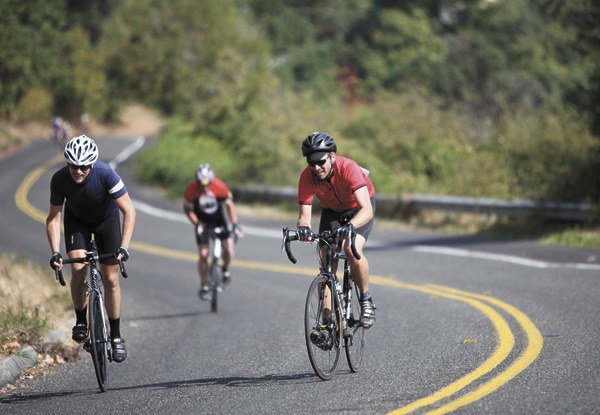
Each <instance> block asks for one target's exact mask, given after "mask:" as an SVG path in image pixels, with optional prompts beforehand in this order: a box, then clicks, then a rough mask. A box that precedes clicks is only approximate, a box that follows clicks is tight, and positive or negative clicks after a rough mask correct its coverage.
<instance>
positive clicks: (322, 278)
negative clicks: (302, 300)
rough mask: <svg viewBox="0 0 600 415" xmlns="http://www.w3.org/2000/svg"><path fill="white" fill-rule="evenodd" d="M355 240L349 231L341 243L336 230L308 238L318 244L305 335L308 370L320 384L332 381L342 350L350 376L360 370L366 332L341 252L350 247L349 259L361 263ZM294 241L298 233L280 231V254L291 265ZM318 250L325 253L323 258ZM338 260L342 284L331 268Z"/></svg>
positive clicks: (358, 291) (357, 299) (305, 322)
mask: <svg viewBox="0 0 600 415" xmlns="http://www.w3.org/2000/svg"><path fill="white" fill-rule="evenodd" d="M355 237H356V235H355V234H354V232H352V231H351V232H350V233H349V234H348V236H347V239H345V240H340V238H339V237H338V233H337V230H333V231H325V232H321V233H311V235H310V238H309V240H312V241H315V242H318V243H317V256H318V257H319V264H320V268H319V274H318V275H317V277H316V278H315V279H314V280H313V281H312V283H311V284H310V287H309V289H308V294H307V296H306V304H305V308H304V335H305V340H306V348H307V350H308V357H309V359H310V363H311V366H312V368H313V370H314V371H315V373H316V374H317V376H319V377H320V378H321V379H323V380H330V379H331V378H332V377H333V374H334V373H335V370H336V368H337V365H338V362H339V358H340V349H341V347H342V346H343V347H344V348H345V350H346V359H347V361H348V366H349V367H350V370H351V371H352V372H357V371H358V370H359V368H360V366H361V364H362V360H363V354H364V348H365V329H364V327H363V325H362V324H361V323H360V312H361V308H360V302H359V300H360V290H359V288H358V286H357V285H356V284H355V283H354V280H353V279H352V275H351V273H350V263H349V259H348V258H347V255H346V253H345V250H344V249H343V248H344V246H345V244H346V243H350V248H351V251H352V255H353V256H354V257H355V258H356V259H360V255H359V254H358V252H357V250H356V247H355V245H354V240H355ZM297 240H299V237H298V230H297V229H288V228H283V241H282V247H281V251H282V252H283V250H284V249H285V252H286V253H287V256H288V258H289V260H290V261H291V262H292V263H294V264H295V263H296V262H297V261H296V258H295V257H294V255H293V254H292V251H291V248H290V242H292V241H297ZM321 247H323V248H324V251H325V255H323V256H321ZM340 259H341V260H343V261H344V268H343V269H344V276H343V279H342V283H341V284H340V281H339V279H338V277H337V275H336V271H335V267H334V263H335V262H336V260H340ZM331 293H333V295H331ZM332 300H333V304H332Z"/></svg>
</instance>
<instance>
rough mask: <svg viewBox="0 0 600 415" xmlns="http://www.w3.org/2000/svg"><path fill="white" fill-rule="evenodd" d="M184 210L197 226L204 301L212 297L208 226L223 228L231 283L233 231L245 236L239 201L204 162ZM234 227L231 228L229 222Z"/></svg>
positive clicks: (225, 278)
mask: <svg viewBox="0 0 600 415" xmlns="http://www.w3.org/2000/svg"><path fill="white" fill-rule="evenodd" d="M183 211H184V212H185V214H186V216H187V217H188V219H189V220H190V222H192V224H193V225H194V226H195V229H196V243H197V245H198V255H199V259H198V273H199V275H200V291H199V293H198V295H199V296H200V298H201V299H202V300H208V299H209V298H210V296H209V290H208V256H209V252H208V248H209V246H208V242H209V239H208V233H207V232H204V230H205V229H207V228H216V227H223V229H224V232H223V233H221V234H220V235H219V238H220V239H221V241H222V247H223V257H222V258H223V282H224V283H225V284H229V282H230V281H231V271H230V270H229V265H230V264H231V260H232V259H233V255H234V251H233V234H234V233H237V234H238V235H240V236H241V235H242V233H241V230H240V229H239V227H238V224H237V223H238V216H237V210H236V207H235V203H233V197H232V195H231V192H230V191H229V188H228V187H227V185H226V184H225V182H224V181H223V180H221V179H219V178H218V177H216V176H215V172H214V170H213V168H212V167H211V165H210V164H207V163H202V164H200V165H199V166H198V169H197V170H196V180H194V181H193V182H192V183H190V184H189V185H188V187H187V188H186V189H185V192H184V197H183ZM229 221H230V222H231V225H232V229H229V226H228V222H229Z"/></svg>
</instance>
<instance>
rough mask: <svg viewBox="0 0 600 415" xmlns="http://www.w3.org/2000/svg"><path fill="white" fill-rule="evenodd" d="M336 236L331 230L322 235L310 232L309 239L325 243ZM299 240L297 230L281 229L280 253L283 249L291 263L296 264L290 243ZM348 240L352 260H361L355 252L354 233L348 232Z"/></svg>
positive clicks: (335, 231) (334, 231) (335, 232)
mask: <svg viewBox="0 0 600 415" xmlns="http://www.w3.org/2000/svg"><path fill="white" fill-rule="evenodd" d="M336 235H337V230H333V231H325V232H322V233H320V234H319V233H314V232H311V233H310V236H309V239H312V240H313V241H324V242H327V240H328V239H331V238H333V237H335V236H336ZM299 239H300V238H299V237H298V230H297V229H289V228H287V227H286V228H283V240H282V242H281V252H283V250H284V249H285V253H286V254H287V257H288V259H289V260H290V261H291V262H292V263H293V264H295V263H297V262H298V261H297V260H296V258H295V257H294V255H293V254H292V249H291V247H290V242H292V241H298V240H299ZM348 239H349V240H350V250H351V251H352V255H353V256H354V258H356V259H357V260H359V259H360V258H361V256H360V254H359V253H358V251H357V250H356V245H355V244H354V242H355V240H356V234H355V232H350V233H349V235H348Z"/></svg>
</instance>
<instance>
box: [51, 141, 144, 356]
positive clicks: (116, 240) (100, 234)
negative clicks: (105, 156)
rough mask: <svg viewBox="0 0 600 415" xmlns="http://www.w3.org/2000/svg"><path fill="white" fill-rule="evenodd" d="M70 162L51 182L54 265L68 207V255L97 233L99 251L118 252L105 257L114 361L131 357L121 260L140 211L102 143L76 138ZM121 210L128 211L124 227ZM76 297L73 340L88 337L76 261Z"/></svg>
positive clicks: (81, 250)
mask: <svg viewBox="0 0 600 415" xmlns="http://www.w3.org/2000/svg"><path fill="white" fill-rule="evenodd" d="M64 156H65V158H66V159H67V165H66V166H64V167H62V168H61V169H59V170H58V171H57V172H56V173H54V175H53V176H52V181H51V183H50V213H49V214H48V217H47V219H46V233H47V236H48V242H49V243H50V249H51V250H52V257H51V259H50V266H51V267H52V268H58V269H61V268H62V266H63V264H62V256H61V254H60V222H61V215H62V214H63V205H64V219H63V222H64V233H65V246H66V251H67V254H68V255H69V258H76V257H81V256H84V254H85V251H86V250H87V248H88V243H89V241H90V239H91V236H92V234H93V235H94V239H95V240H96V243H97V245H98V253H99V254H105V253H111V252H114V253H115V257H114V258H109V259H105V260H101V261H100V272H101V273H102V283H103V285H104V290H105V299H106V310H107V314H108V320H109V324H110V331H111V343H112V350H113V352H112V353H113V355H112V357H113V360H114V361H115V362H122V361H123V360H125V358H126V357H127V349H126V347H125V340H124V339H123V338H122V337H121V332H120V316H121V289H120V285H119V265H118V259H122V260H123V261H126V260H127V259H128V258H129V252H128V247H129V243H130V241H131V236H132V234H133V228H134V225H135V215H136V214H135V209H134V207H133V204H132V203H131V199H130V198H129V194H128V193H127V188H126V187H125V185H124V184H123V181H122V180H121V178H120V177H119V176H118V175H117V173H116V172H115V171H114V170H113V169H112V168H111V167H110V166H108V165H107V164H106V163H104V162H102V161H99V160H98V147H97V146H96V143H95V142H94V140H92V139H91V138H89V137H86V136H85V135H81V136H78V137H75V138H73V139H71V140H70V141H69V142H68V143H67V145H66V146H65V151H64ZM119 212H121V213H122V214H123V226H122V228H121V221H120V216H119ZM71 274H72V277H71V298H72V300H73V305H74V307H75V316H76V323H75V327H73V334H72V338H73V340H75V341H76V342H80V343H81V342H83V341H85V339H86V336H87V304H86V302H87V299H86V285H85V284H86V281H85V275H86V268H85V265H84V264H77V263H75V264H71Z"/></svg>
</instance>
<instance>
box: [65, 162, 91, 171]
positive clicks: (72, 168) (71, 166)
mask: <svg viewBox="0 0 600 415" xmlns="http://www.w3.org/2000/svg"><path fill="white" fill-rule="evenodd" d="M67 166H69V168H70V169H71V170H81V171H88V170H89V169H91V168H92V165H91V164H88V165H85V166H77V165H75V164H71V163H67Z"/></svg>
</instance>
